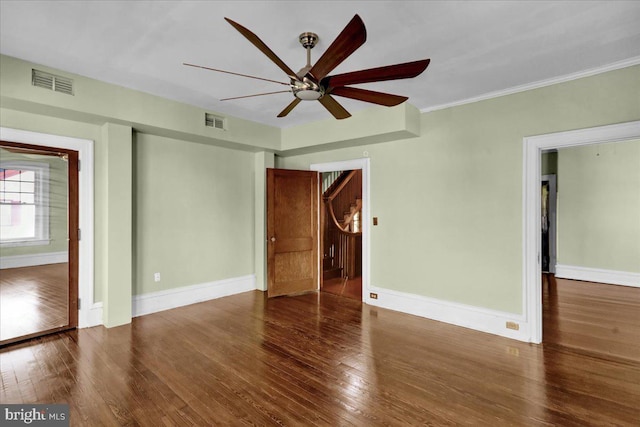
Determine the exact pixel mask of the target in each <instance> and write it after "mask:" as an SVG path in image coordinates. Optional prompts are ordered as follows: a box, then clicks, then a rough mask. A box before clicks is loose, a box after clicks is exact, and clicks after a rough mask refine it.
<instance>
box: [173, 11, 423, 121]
mask: <svg viewBox="0 0 640 427" xmlns="http://www.w3.org/2000/svg"><path fill="white" fill-rule="evenodd" d="M225 20H226V21H227V22H228V23H229V24H231V25H232V26H233V27H234V28H235V29H236V30H238V32H240V34H242V35H243V36H244V37H245V38H246V39H247V40H249V41H250V42H251V43H252V44H253V45H254V46H256V47H257V48H258V49H259V50H260V51H261V52H262V53H264V54H265V55H266V56H267V57H268V58H269V59H270V60H271V61H272V62H273V63H274V64H276V65H277V66H278V67H279V68H280V69H281V70H282V71H284V72H285V74H286V75H287V76H288V77H289V79H290V82H289V83H284V82H278V81H274V80H269V79H263V78H260V77H255V76H250V75H247V74H240V73H234V72H230V71H224V70H218V69H215V68H209V67H203V66H199V65H194V64H187V63H185V64H184V65H188V66H192V67H197V68H204V69H207V70H211V71H218V72H223V73H227V74H234V75H239V76H242V77H249V78H253V79H259V80H266V81H270V82H273V83H279V84H283V85H288V86H290V90H289V91H285V92H292V93H293V95H294V99H293V101H292V102H291V103H290V104H289V105H287V106H286V107H285V109H284V110H282V111H281V112H280V114H278V117H285V116H286V115H288V114H289V113H290V112H291V110H293V109H294V108H295V107H296V106H297V105H298V104H299V103H300V101H319V102H320V103H321V104H322V105H323V106H324V107H325V108H326V109H327V111H329V113H331V115H333V116H334V117H335V118H336V119H346V118H348V117H351V114H349V112H348V111H347V110H345V109H344V107H343V106H342V105H340V103H338V101H336V100H335V99H334V98H333V96H332V95H335V96H342V97H344V98H351V99H356V100H359V101H364V102H369V103H373V104H378V105H384V106H387V107H392V106H394V105H398V104H401V103H403V102H404V101H406V100H407V99H408V98H407V97H406V96H400V95H392V94H389V93H383V92H376V91H372V90H366V89H361V88H356V87H351V86H349V85H354V84H360V83H372V82H379V81H385V80H399V79H408V78H413V77H416V76H418V75H420V74H421V73H422V72H423V71H424V70H425V69H426V68H427V66H428V65H429V62H430V60H429V59H423V60H419V61H413V62H406V63H403V64H395V65H387V66H384V67H377V68H370V69H366V70H360V71H353V72H349V73H344V74H338V75H335V76H329V75H328V74H329V73H330V72H331V71H333V70H334V69H335V68H336V67H337V66H338V65H340V64H341V63H342V62H343V61H344V60H345V59H346V58H347V57H349V56H350V55H351V54H352V53H353V52H355V51H356V50H357V49H358V48H359V47H360V46H362V45H363V44H364V42H365V41H366V39H367V31H366V29H365V26H364V23H363V22H362V19H361V18H360V17H359V16H358V15H355V16H354V17H353V18H352V19H351V21H349V23H348V24H347V25H346V27H345V28H344V29H343V30H342V32H341V33H340V34H339V35H338V37H336V39H335V40H334V41H333V42H332V43H331V45H330V46H329V47H328V48H327V50H326V51H325V52H324V53H323V54H322V56H320V58H319V59H318V60H317V61H316V63H315V64H313V65H311V49H313V48H314V46H315V45H316V43H317V42H318V39H319V37H318V35H317V34H315V33H311V32H305V33H302V34H300V36H299V37H298V40H299V41H300V44H301V45H302V47H303V48H305V49H306V51H307V64H306V65H305V66H304V67H302V68H301V69H300V71H298V72H297V73H296V72H294V71H293V70H292V69H291V68H289V66H287V65H286V64H285V63H284V62H283V61H282V60H281V59H280V58H279V57H278V56H277V55H276V54H275V53H274V52H273V51H272V50H271V49H270V48H269V47H268V46H267V45H266V44H265V43H264V42H263V41H262V40H260V38H259V37H258V36H256V35H255V34H254V33H252V32H251V31H249V30H248V29H247V28H245V27H243V26H242V25H240V24H238V23H237V22H234V21H232V20H231V19H229V18H225ZM280 92H282V91H280ZM280 92H268V93H260V94H255V95H245V96H239V97H234V98H226V99H224V100H230V99H239V98H248V97H253V96H262V95H269V94H272V93H280Z"/></svg>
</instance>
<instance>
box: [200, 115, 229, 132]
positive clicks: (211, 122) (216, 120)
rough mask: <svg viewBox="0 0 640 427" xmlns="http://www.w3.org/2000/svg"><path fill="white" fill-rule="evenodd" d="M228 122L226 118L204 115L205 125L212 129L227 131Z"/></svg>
mask: <svg viewBox="0 0 640 427" xmlns="http://www.w3.org/2000/svg"><path fill="white" fill-rule="evenodd" d="M226 122H227V121H226V120H225V118H224V117H220V116H216V115H214V114H210V113H205V114H204V125H205V126H208V127H211V128H216V129H222V130H225V129H226V128H227V126H226V124H227V123H226Z"/></svg>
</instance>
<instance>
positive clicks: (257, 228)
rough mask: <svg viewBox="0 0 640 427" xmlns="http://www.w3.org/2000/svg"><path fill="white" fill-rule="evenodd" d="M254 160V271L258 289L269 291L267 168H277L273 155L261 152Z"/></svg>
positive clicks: (256, 154)
mask: <svg viewBox="0 0 640 427" xmlns="http://www.w3.org/2000/svg"><path fill="white" fill-rule="evenodd" d="M254 156H255V158H254V161H255V163H254V186H253V188H254V212H255V223H254V224H255V225H254V256H253V263H254V271H255V275H256V289H259V290H262V291H266V290H267V243H266V242H267V173H266V170H267V168H273V167H274V166H275V156H274V154H273V153H270V152H265V151H261V152H258V153H255V155H254Z"/></svg>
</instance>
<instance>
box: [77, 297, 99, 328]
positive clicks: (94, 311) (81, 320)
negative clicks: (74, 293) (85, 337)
mask: <svg viewBox="0 0 640 427" xmlns="http://www.w3.org/2000/svg"><path fill="white" fill-rule="evenodd" d="M83 304H84V303H83ZM103 323H104V322H103V320H102V303H101V302H96V303H94V304H93V305H91V306H90V307H88V308H86V309H85V308H80V310H79V313H78V328H90V327H92V326H98V325H102V324H103Z"/></svg>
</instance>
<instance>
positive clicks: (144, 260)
mask: <svg viewBox="0 0 640 427" xmlns="http://www.w3.org/2000/svg"><path fill="white" fill-rule="evenodd" d="M134 145H135V150H134V197H133V198H134V204H135V206H134V218H135V219H134V260H135V262H134V278H135V280H134V286H133V295H134V296H143V295H147V294H153V293H157V292H164V291H169V290H174V289H176V288H181V287H186V286H194V285H203V286H206V285H207V284H212V283H215V282H218V281H221V280H226V279H230V278H237V277H244V276H250V275H252V274H253V268H254V266H253V250H254V246H253V238H254V236H253V230H254V208H253V203H254V199H253V194H254V193H253V186H254V182H253V170H254V154H253V153H250V152H245V151H237V150H231V149H227V148H221V147H215V146H211V145H205V144H197V143H191V142H187V141H182V140H177V139H171V138H166V137H161V136H156V135H150V134H146V133H136V135H135V144H134ZM155 273H160V280H159V281H156V280H155V277H154V275H155Z"/></svg>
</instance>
